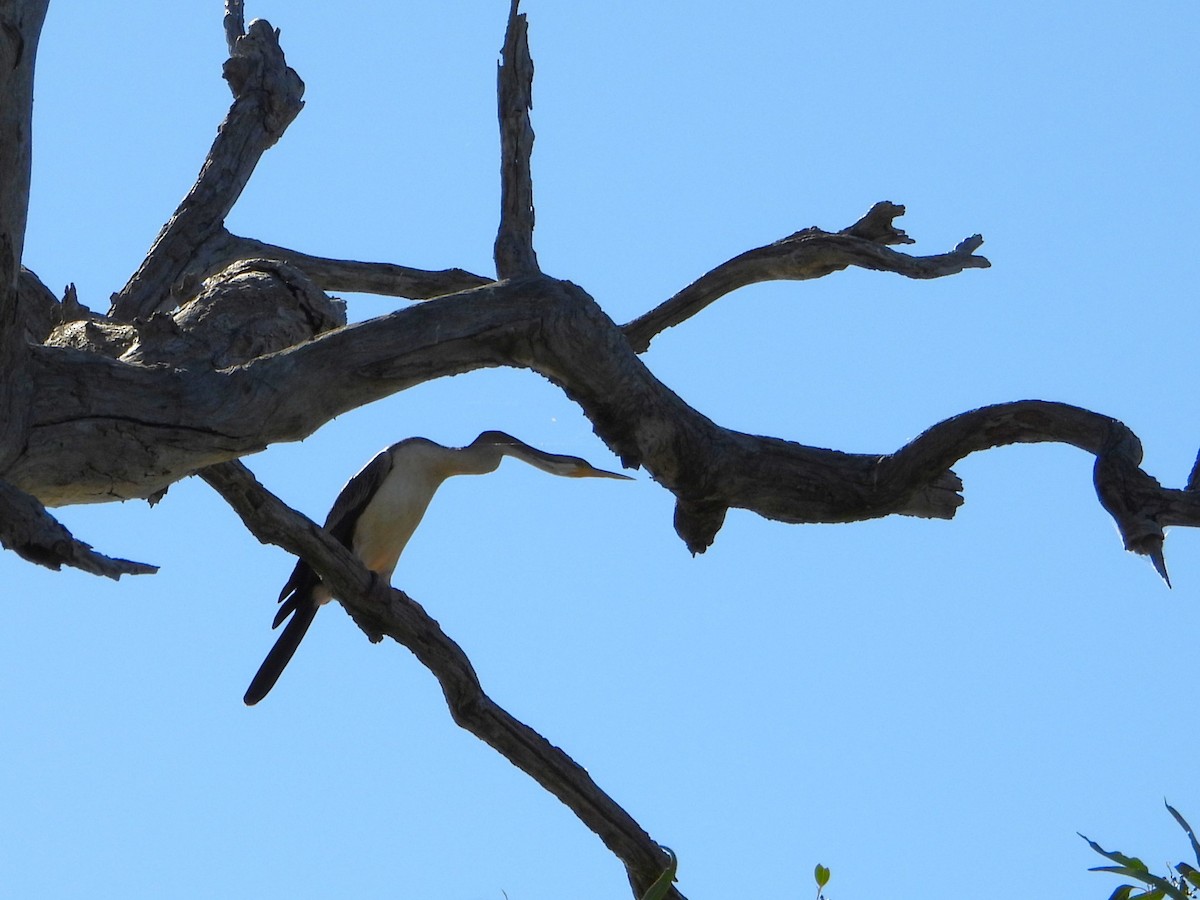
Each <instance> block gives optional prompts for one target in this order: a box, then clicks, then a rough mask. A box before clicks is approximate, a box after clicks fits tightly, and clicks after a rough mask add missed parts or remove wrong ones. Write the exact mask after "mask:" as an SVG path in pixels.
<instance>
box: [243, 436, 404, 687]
mask: <svg viewBox="0 0 1200 900" xmlns="http://www.w3.org/2000/svg"><path fill="white" fill-rule="evenodd" d="M391 468H392V457H391V454H390V453H389V452H388V451H387V450H385V451H383V452H382V453H380V454H378V455H377V456H376V457H375V458H374V459H372V460H371V461H370V462H369V463H367V465H366V466H364V467H363V469H362V470H361V471H360V472H359V473H358V474H357V475H355V476H354V477H353V478H351V479H350V480H349V481H348V482H346V486H345V487H343V488H342V490H341V493H339V494H338V495H337V499H336V500H334V501H333V508H332V509H330V510H329V515H328V516H326V517H325V530H326V531H328V532H329V533H330V534H331V535H333V536H334V537H335V538H337V539H338V540H339V541H340V542H341V543H342V544H344V545H345V546H346V547H351V546H352V545H353V540H354V524H355V522H357V521H358V517H359V515H360V514H361V513H362V511H363V509H365V508H366V505H367V504H368V503H369V502H370V500H371V497H372V496H373V495H374V493H375V489H376V488H377V487H378V486H379V484H380V483H381V482H382V481H383V479H384V478H385V477H386V476H387V473H388V472H390V471H391ZM320 583H321V579H320V578H319V577H318V576H317V573H316V572H314V571H313V570H312V567H311V566H309V564H308V563H306V562H305V561H304V560H303V559H301V560H297V561H296V567H295V568H294V569H292V574H291V576H290V577H289V578H288V580H287V583H286V584H285V585H284V586H283V590H281V591H280V592H279V601H278V602H279V603H280V607H279V611H278V612H277V613H276V614H275V620H274V621H273V622H272V623H271V627H272V628H278V627H279V626H280V625H281V624H282V623H283V621H284V620H285V619H287V617H288V616H291V617H292V619H291V621H290V622H288V624H287V627H286V628H284V629H283V633H282V634H281V635H279V640H277V641H276V642H275V646H274V647H272V648H271V652H270V653H268V654H267V658H266V659H265V660H263V664H262V665H261V666H259V668H258V672H257V673H256V674H255V676H254V678H253V679H252V680H251V682H250V687H249V688H248V689H247V690H246V696H245V698H244V700H245V702H246V705H247V706H253V705H254V704H255V703H257V702H258V701H259V700H261V699H262V698H263V697H265V696H266V695H267V693H268V692H269V691H270V690H271V688H273V687H274V686H275V682H276V681H278V680H279V676H280V675H281V674H282V673H283V670H284V667H285V666H287V664H288V662H290V661H291V658H292V656H293V655H294V654H295V652H296V648H297V647H299V646H300V641H301V640H302V639H303V638H304V635H305V633H306V632H307V631H308V626H309V625H311V624H312V620H313V617H314V616H316V614H317V607H318V606H319V604H318V603H317V600H316V597H315V596H314V594H313V592H314V590H315V589H316V587H317V585H318V584H320Z"/></svg>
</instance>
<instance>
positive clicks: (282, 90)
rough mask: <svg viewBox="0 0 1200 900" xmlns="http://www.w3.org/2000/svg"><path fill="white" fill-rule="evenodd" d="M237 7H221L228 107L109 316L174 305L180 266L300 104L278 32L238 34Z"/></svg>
mask: <svg viewBox="0 0 1200 900" xmlns="http://www.w3.org/2000/svg"><path fill="white" fill-rule="evenodd" d="M232 6H233V7H239V6H240V4H232ZM239 13H240V9H235V10H232V11H231V5H230V4H227V5H226V18H225V25H226V35H227V37H229V36H233V37H234V41H233V48H232V50H231V52H230V56H229V59H228V60H226V61H225V67H224V72H223V74H224V77H225V80H226V81H227V82H229V88H230V90H231V91H233V96H234V100H233V105H232V106H231V107H230V108H229V112H228V114H227V115H226V116H225V121H223V122H222V123H221V127H220V129H219V130H218V132H217V138H216V140H215V141H213V145H212V148H211V149H210V150H209V151H208V157H207V158H206V159H205V161H204V165H203V166H202V167H201V169H200V175H199V177H198V178H197V179H196V183H195V185H193V186H192V189H191V190H190V191H188V193H187V196H186V197H184V198H183V202H182V203H180V204H179V207H178V208H177V209H176V210H175V213H174V214H173V215H172V216H171V218H170V219H169V220H168V221H167V224H166V225H164V226H163V227H162V230H161V231H160V232H159V233H158V237H157V238H155V240H154V244H153V245H152V246H151V247H150V252H149V253H147V254H146V258H145V259H144V260H143V261H142V264H141V266H139V267H138V270H137V272H135V273H134V275H133V277H132V278H130V279H129V281H128V283H127V284H126V285H125V287H123V288H121V290H120V291H119V292H118V293H117V294H115V295H114V296H113V302H112V309H111V315H112V316H114V317H115V318H118V319H123V320H125V321H129V320H132V319H134V318H135V317H137V318H147V317H149V316H150V314H151V313H154V312H156V311H160V310H169V309H171V308H173V307H174V306H175V305H176V302H177V298H176V297H174V296H173V294H172V289H173V288H174V287H175V286H176V284H178V283H179V281H180V280H181V278H182V277H183V275H184V273H185V272H186V271H187V269H188V264H189V261H190V260H191V258H192V255H193V253H194V251H195V248H196V247H199V246H201V245H202V244H204V243H205V242H207V241H209V240H210V239H212V238H213V237H215V236H217V235H218V233H219V232H220V230H221V229H222V228H223V225H224V222H225V217H226V216H227V215H228V214H229V211H230V210H231V209H233V205H234V203H236V202H237V199H238V197H240V196H241V193H242V190H243V189H244V188H245V187H246V184H247V182H248V181H249V180H250V176H251V174H253V172H254V168H255V166H257V165H258V161H259V159H260V158H261V157H262V155H263V154H264V153H266V151H267V150H268V149H270V147H271V146H273V145H274V143H275V142H276V141H277V140H279V138H280V137H281V136H282V135H283V132H284V131H285V130H286V129H287V127H288V125H290V124H291V122H292V120H293V119H295V118H296V116H297V115H298V114H299V112H300V109H301V107H303V105H304V102H303V101H302V100H301V97H302V96H303V95H304V82H303V81H301V80H300V76H299V75H297V74H296V72H295V71H294V70H293V69H291V68H290V67H289V66H288V64H287V62H286V60H285V59H284V56H283V49H282V48H281V47H280V46H279V32H278V31H276V30H275V29H273V28H272V27H271V26H270V24H269V23H268V22H266V21H265V20H263V19H258V20H256V21H254V22H251V23H250V30H249V32H247V33H246V34H244V35H241V36H237V35H236V32H237V30H238V14H239ZM231 17H232V18H231Z"/></svg>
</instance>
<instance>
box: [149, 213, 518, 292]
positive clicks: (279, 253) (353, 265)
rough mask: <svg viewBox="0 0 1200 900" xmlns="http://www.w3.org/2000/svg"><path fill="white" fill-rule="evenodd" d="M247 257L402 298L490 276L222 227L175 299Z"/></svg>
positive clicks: (478, 283)
mask: <svg viewBox="0 0 1200 900" xmlns="http://www.w3.org/2000/svg"><path fill="white" fill-rule="evenodd" d="M247 259H275V260H279V261H281V262H286V263H288V264H290V265H293V266H295V267H296V268H298V269H300V270H301V271H302V272H304V274H305V275H307V276H308V277H309V278H311V279H312V281H313V283H314V284H315V285H317V287H319V288H320V289H321V290H323V291H331V292H334V293H363V294H382V295H384V296H388V297H403V298H404V299H406V300H428V299H430V298H432V297H440V296H442V295H443V294H453V293H455V292H457V291H466V290H470V289H471V288H476V287H482V286H483V285H485V284H491V283H492V281H493V280H494V279H491V278H485V277H483V276H482V275H475V274H473V273H471V272H467V271H466V270H464V269H441V270H437V271H430V270H428V269H414V268H411V267H409V266H401V265H395V264H393V263H378V262H358V261H356V260H346V259H330V258H328V257H323V256H310V255H309V254H307V253H300V252H299V251H296V250H290V249H288V248H287V247H278V246H276V245H274V244H268V243H264V242H263V241H256V240H254V239H252V238H245V237H238V236H237V235H233V234H230V233H229V232H228V231H226V230H225V229H221V231H220V233H219V234H218V235H216V236H215V237H214V238H212V239H211V240H209V241H208V242H206V243H205V244H204V246H203V247H199V248H197V249H196V251H195V252H194V253H193V255H192V259H191V260H190V262H189V264H188V266H187V269H186V271H185V272H184V273H183V274H182V275H181V276H180V279H179V281H177V282H176V284H175V285H174V286H173V287H172V292H173V293H174V294H175V295H176V297H177V298H178V299H179V301H180V302H185V301H186V300H189V299H191V297H192V296H193V295H194V293H195V291H196V289H197V288H198V286H199V284H200V281H201V280H202V279H204V278H207V277H208V276H210V275H212V274H213V273H215V272H218V271H220V270H221V269H224V268H226V267H227V266H229V265H231V264H233V263H235V262H239V261H241V260H247Z"/></svg>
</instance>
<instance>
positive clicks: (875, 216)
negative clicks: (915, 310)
mask: <svg viewBox="0 0 1200 900" xmlns="http://www.w3.org/2000/svg"><path fill="white" fill-rule="evenodd" d="M903 214H904V207H903V206H899V205H897V204H894V203H890V202H888V201H882V202H880V203H876V204H875V206H874V207H872V208H871V210H870V211H869V212H868V213H867V214H866V215H865V216H863V218H861V219H859V221H858V222H856V223H854V224H853V225H851V226H850V227H849V228H846V229H843V230H842V231H839V232H836V233H830V232H828V231H823V230H821V229H820V228H816V227H813V228H805V229H804V230H803V231H797V232H796V233H795V234H793V235H790V236H788V237H785V238H783V239H782V240H778V241H776V242H775V243H773V244H768V245H766V246H765V247H758V248H757V249H754V250H747V251H746V252H745V253H742V254H740V255H738V256H735V257H734V258H733V259H731V260H729V261H728V262H724V263H721V265H719V266H717V267H716V268H715V269H713V270H712V271H711V272H708V273H707V274H705V275H702V276H701V277H700V278H698V279H696V280H695V281H693V282H692V283H691V284H689V285H688V286H687V287H685V288H684V289H683V290H682V291H680V292H679V293H678V294H676V295H675V296H674V297H672V298H671V299H670V300H667V301H666V302H665V303H663V304H661V305H660V306H658V307H656V308H655V309H653V310H651V311H650V312H648V313H646V314H645V315H642V316H639V317H638V318H636V319H634V320H633V321H632V322H629V323H628V324H626V325H625V326H624V331H625V334H626V336H627V337H628V338H629V342H630V344H632V345H633V348H634V349H635V350H636V351H637V352H639V353H642V352H644V351H645V350H646V349H647V348H649V346H650V342H651V341H652V340H653V339H654V337H655V336H656V335H657V334H659V332H661V331H664V330H665V329H667V328H670V327H671V326H673V325H678V324H679V323H680V322H683V321H686V320H687V319H690V318H691V317H692V316H694V315H696V313H698V312H700V310H702V309H704V308H705V307H706V306H708V305H709V304H710V303H712V302H713V301H715V300H718V299H720V298H721V297H723V296H725V295H726V294H728V293H731V292H732V291H735V290H737V289H738V288H741V287H745V286H746V285H749V284H756V283H758V282H760V281H805V280H808V279H811V278H823V277H824V276H826V275H829V274H830V273H832V272H837V271H840V270H841V269H845V268H846V267H848V266H858V267H860V268H863V269H875V270H876V271H880V272H895V273H896V274H898V275H905V276H907V277H909V278H941V277H943V276H945V275H955V274H957V273H959V272H961V271H962V270H963V269H982V268H987V267H988V266H989V265H991V263H989V262H988V261H987V259H986V258H984V257H982V256H975V255H974V254H975V251H976V250H978V249H979V247H980V246H981V245H982V244H983V238H982V237H980V236H979V235H973V236H972V237H969V238H967V239H966V240H964V241H962V242H961V243H960V244H959V245H958V246H957V247H955V248H954V249H953V250H952V251H950V252H949V253H940V254H937V255H934V256H911V255H909V254H907V253H900V252H898V251H896V250H892V249H889V247H888V246H887V245H888V244H911V243H912V242H913V241H912V239H911V238H909V236H908V235H906V234H905V233H904V232H903V231H901V230H900V229H897V228H895V227H894V226H893V224H892V220H893V219H894V218H896V217H897V216H901V215H903Z"/></svg>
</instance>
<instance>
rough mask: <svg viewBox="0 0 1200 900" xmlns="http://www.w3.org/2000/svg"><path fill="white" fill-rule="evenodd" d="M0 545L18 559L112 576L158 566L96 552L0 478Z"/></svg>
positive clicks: (151, 571)
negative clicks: (16, 555) (113, 557)
mask: <svg viewBox="0 0 1200 900" xmlns="http://www.w3.org/2000/svg"><path fill="white" fill-rule="evenodd" d="M0 544H3V545H4V546H5V547H6V548H8V549H9V550H12V551H14V552H16V553H17V554H18V555H19V556H21V558H22V559H27V560H29V561H30V562H34V563H37V564H38V565H40V566H45V567H46V568H48V569H54V570H55V571H58V570H59V569H60V568H62V567H63V566H71V567H73V568H76V569H82V570H83V571H85V572H89V573H91V574H92V575H104V576H107V577H108V578H112V579H117V578H120V577H121V576H122V575H152V574H154V573H155V572H157V571H158V566H151V565H147V564H146V563H139V562H131V561H130V560H127V559H112V558H110V557H107V556H103V555H101V554H99V553H96V552H95V551H94V550H92V548H91V545H90V544H85V543H84V542H83V541H80V540H77V539H76V538H75V537H74V536H73V535H72V534H71V532H69V531H68V530H67V529H66V528H65V527H64V526H63V525H62V523H61V522H59V521H58V520H57V519H55V518H54V517H53V516H51V515H50V513H48V512H46V508H45V507H44V506H42V504H40V503H38V501H37V500H35V499H34V498H33V497H31V496H29V495H28V494H26V493H25V492H24V491H21V490H18V489H17V488H15V487H13V486H12V485H11V484H9V483H8V482H6V481H0Z"/></svg>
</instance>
